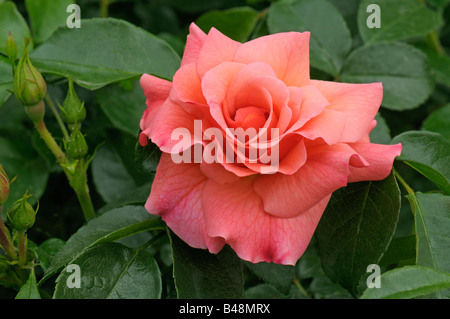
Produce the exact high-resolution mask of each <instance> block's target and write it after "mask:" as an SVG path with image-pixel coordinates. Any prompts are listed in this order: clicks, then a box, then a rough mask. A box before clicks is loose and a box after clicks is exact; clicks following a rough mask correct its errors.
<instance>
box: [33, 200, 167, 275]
mask: <svg viewBox="0 0 450 319" xmlns="http://www.w3.org/2000/svg"><path fill="white" fill-rule="evenodd" d="M155 229H164V226H163V224H162V223H161V219H159V218H157V217H155V216H153V215H150V214H149V213H148V212H147V211H146V210H145V208H144V207H142V206H124V207H121V208H117V209H113V210H111V211H108V212H106V213H104V214H102V215H100V216H97V217H95V218H94V219H91V220H90V221H89V222H88V223H87V224H86V225H85V226H83V227H81V228H80V229H78V231H77V232H76V233H75V234H73V235H72V236H71V237H70V238H69V240H68V241H67V242H66V245H65V246H64V247H63V248H62V249H61V250H60V251H59V252H58V254H57V255H56V256H55V257H54V258H53V260H52V263H51V264H50V267H48V269H47V270H46V272H45V275H44V278H43V279H42V280H41V281H44V280H46V279H48V278H49V277H51V276H52V275H54V274H55V273H56V272H57V271H59V270H61V269H62V268H63V267H65V266H66V265H67V264H68V263H69V262H70V261H71V260H72V259H74V258H76V257H77V256H79V255H80V254H82V253H83V252H85V251H86V250H87V249H89V248H91V247H93V246H95V245H98V244H100V243H105V242H111V241H114V240H117V239H120V238H124V237H128V236H131V235H134V234H138V233H141V232H144V231H148V230H155Z"/></svg>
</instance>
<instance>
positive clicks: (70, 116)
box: [60, 77, 86, 124]
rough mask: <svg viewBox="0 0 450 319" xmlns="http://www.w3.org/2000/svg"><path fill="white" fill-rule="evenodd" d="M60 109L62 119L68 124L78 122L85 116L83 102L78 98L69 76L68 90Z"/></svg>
mask: <svg viewBox="0 0 450 319" xmlns="http://www.w3.org/2000/svg"><path fill="white" fill-rule="evenodd" d="M60 109H61V116H62V118H63V120H64V121H65V122H66V123H68V124H74V123H75V122H78V123H80V122H81V121H83V120H84V119H85V118H86V109H85V108H84V102H82V101H80V99H79V98H78V96H77V93H76V92H75V89H74V86H73V81H72V78H71V77H69V90H68V91H67V95H66V98H65V99H64V102H63V105H62V106H60Z"/></svg>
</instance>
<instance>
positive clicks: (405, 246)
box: [380, 235, 416, 266]
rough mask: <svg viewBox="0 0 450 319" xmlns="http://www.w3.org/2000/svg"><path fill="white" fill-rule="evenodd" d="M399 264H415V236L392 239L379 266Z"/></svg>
mask: <svg viewBox="0 0 450 319" xmlns="http://www.w3.org/2000/svg"><path fill="white" fill-rule="evenodd" d="M399 262H412V263H413V264H415V262H416V236H415V235H408V236H404V237H398V238H393V239H392V241H391V243H390V244H389V247H388V248H387V250H386V252H385V253H384V254H383V258H381V260H380V266H389V265H393V264H397V263H399Z"/></svg>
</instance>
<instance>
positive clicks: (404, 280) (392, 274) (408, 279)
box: [361, 266, 450, 299]
mask: <svg viewBox="0 0 450 319" xmlns="http://www.w3.org/2000/svg"><path fill="white" fill-rule="evenodd" d="M380 281H381V287H380V288H367V290H366V291H365V292H364V293H363V295H362V296H361V299H411V298H415V297H420V296H423V295H426V294H428V293H431V292H434V291H436V290H439V289H445V288H450V274H447V273H443V272H440V271H436V270H434V269H432V268H427V267H420V266H405V267H402V268H397V269H394V270H390V271H388V272H386V273H384V274H382V275H381V276H380Z"/></svg>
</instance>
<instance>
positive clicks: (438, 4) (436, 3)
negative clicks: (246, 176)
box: [427, 0, 450, 10]
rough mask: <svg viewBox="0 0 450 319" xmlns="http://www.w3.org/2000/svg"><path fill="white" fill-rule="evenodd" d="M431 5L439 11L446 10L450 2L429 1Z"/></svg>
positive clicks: (440, 0)
mask: <svg viewBox="0 0 450 319" xmlns="http://www.w3.org/2000/svg"><path fill="white" fill-rule="evenodd" d="M427 2H428V3H429V4H431V5H432V6H433V7H435V8H438V9H441V10H442V9H444V8H445V6H447V5H448V4H449V3H450V0H427Z"/></svg>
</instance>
